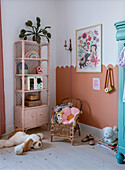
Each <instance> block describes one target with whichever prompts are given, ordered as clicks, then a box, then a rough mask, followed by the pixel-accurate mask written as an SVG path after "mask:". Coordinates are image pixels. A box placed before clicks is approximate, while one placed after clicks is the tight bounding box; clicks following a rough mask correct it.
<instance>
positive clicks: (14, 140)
mask: <svg viewBox="0 0 125 170" xmlns="http://www.w3.org/2000/svg"><path fill="white" fill-rule="evenodd" d="M42 139H43V134H42V133H37V134H32V135H28V134H26V133H25V132H24V131H23V129H16V130H15V131H14V132H12V133H11V134H10V136H9V137H8V140H0V148H3V147H11V146H15V145H17V146H15V148H14V152H15V153H16V154H17V155H20V154H22V153H23V152H26V151H29V150H30V149H31V148H33V149H39V148H41V147H42V146H43V143H42Z"/></svg>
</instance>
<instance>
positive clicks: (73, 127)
mask: <svg viewBox="0 0 125 170" xmlns="http://www.w3.org/2000/svg"><path fill="white" fill-rule="evenodd" d="M69 102H72V104H73V107H77V108H78V109H79V110H80V113H79V114H77V115H76V116H75V118H74V121H73V123H71V124H59V123H57V122H55V121H54V115H55V112H53V113H52V116H51V142H53V137H54V136H57V137H62V138H68V139H70V140H71V143H72V145H74V135H75V132H76V131H77V130H78V132H79V136H80V135H81V133H80V127H79V125H78V120H79V116H80V114H82V102H81V100H80V99H68V98H66V99H64V100H63V101H62V103H61V104H68V103H69Z"/></svg>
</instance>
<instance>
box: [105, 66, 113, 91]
mask: <svg viewBox="0 0 125 170" xmlns="http://www.w3.org/2000/svg"><path fill="white" fill-rule="evenodd" d="M111 73H112V74H111ZM111 75H112V77H111ZM104 90H105V92H106V93H110V92H111V91H113V90H114V85H113V70H112V69H111V68H107V71H106V77H105V87H104Z"/></svg>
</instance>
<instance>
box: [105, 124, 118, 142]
mask: <svg viewBox="0 0 125 170" xmlns="http://www.w3.org/2000/svg"><path fill="white" fill-rule="evenodd" d="M103 133H104V141H105V142H108V143H112V142H114V141H115V140H116V139H117V138H118V132H117V126H114V128H113V129H112V127H105V128H103Z"/></svg>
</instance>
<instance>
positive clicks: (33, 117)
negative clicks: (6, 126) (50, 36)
mask: <svg viewBox="0 0 125 170" xmlns="http://www.w3.org/2000/svg"><path fill="white" fill-rule="evenodd" d="M29 51H35V52H36V53H37V54H38V56H39V58H25V55H26V53H27V52H29ZM49 55H50V45H49V43H41V44H37V43H36V42H35V41H28V40H20V41H17V42H15V43H14V56H15V64H14V65H15V69H14V72H15V78H14V81H15V82H14V84H15V89H14V121H15V127H17V128H24V129H31V128H35V127H39V126H42V125H44V124H47V125H48V127H49V121H50V107H49V106H50V103H49V101H50V100H49V98H50V95H49ZM21 62H22V73H21V74H19V73H18V69H17V67H18V64H19V63H21ZM25 64H26V65H27V66H28V71H29V73H28V74H27V73H26V74H25ZM37 66H41V68H42V71H43V72H42V73H41V74H40V76H42V77H43V89H31V90H26V89H25V81H26V80H25V78H26V77H27V76H36V77H37V76H38V75H39V74H36V67H37ZM29 94H33V95H37V96H38V99H39V100H42V105H41V106H35V107H27V106H25V100H26V97H27V95H29Z"/></svg>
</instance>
